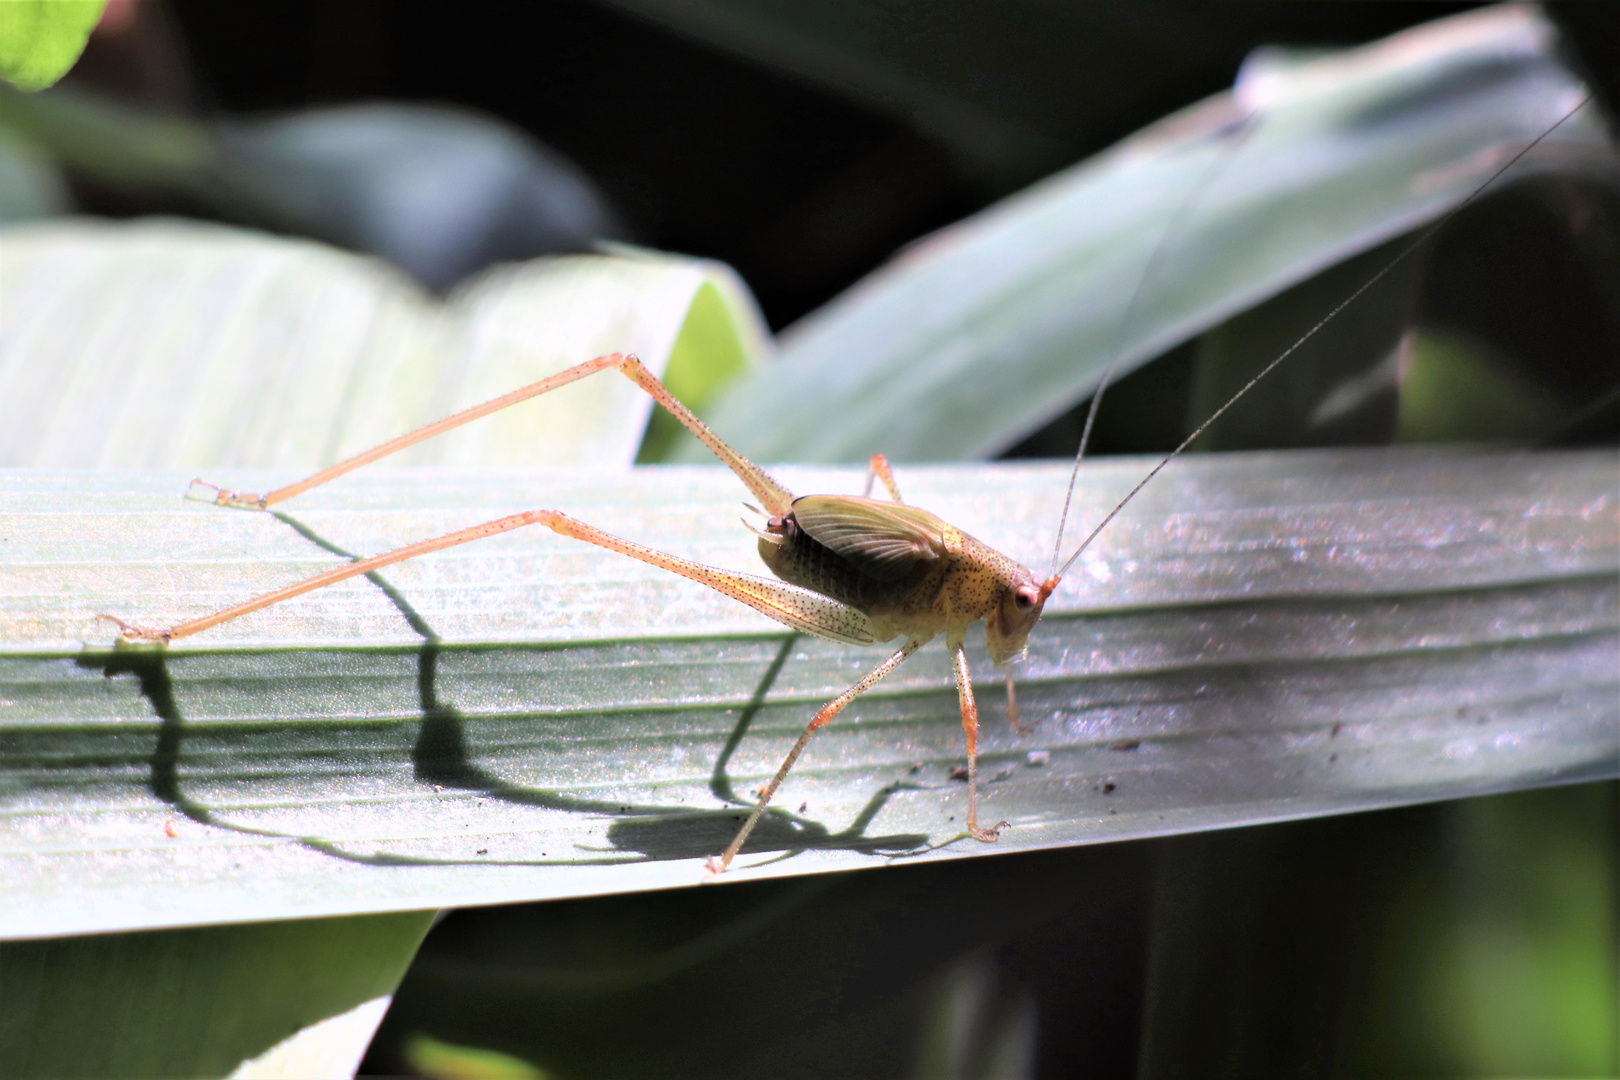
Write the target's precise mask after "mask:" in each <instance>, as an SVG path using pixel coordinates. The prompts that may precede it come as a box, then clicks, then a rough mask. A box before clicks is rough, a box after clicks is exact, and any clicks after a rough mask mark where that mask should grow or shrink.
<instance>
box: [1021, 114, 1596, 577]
mask: <svg viewBox="0 0 1620 1080" xmlns="http://www.w3.org/2000/svg"><path fill="white" fill-rule="evenodd" d="M1596 96H1597V91H1596V90H1590V91H1588V92H1587V94H1586V96H1585V97H1583V98H1582V99H1581V100H1580V101H1578V102H1576V103H1575V105H1574V106H1572V107H1571V108H1570V109H1569V110H1568V111H1567V112H1565V113H1564V115H1562V116H1560V117H1559V118H1558V120H1557V121H1556V122H1554V123H1553V125H1552V126H1551V127H1549V128H1547V130H1546V131H1543V132H1542V133H1541V134H1540V135H1537V136H1536V137H1535V138H1534V139H1532V140H1530V141H1529V142H1528V143H1526V144H1525V145H1524V146H1523V147H1522V148H1521V149H1520V150H1519V152H1518V153H1516V154H1514V155H1513V156H1512V157H1511V158H1509V159H1508V160H1507V161H1506V162H1505V163H1504V164H1503V165H1502V166H1501V167H1500V168H1498V169H1497V170H1496V171H1495V172H1493V173H1492V174H1491V175H1490V176H1489V177H1487V178H1486V179H1485V181H1484V182H1483V183H1481V184H1480V185H1479V186H1478V187H1476V188H1475V189H1474V190H1473V191H1472V192H1470V193H1469V195H1468V196H1467V197H1466V198H1465V199H1463V200H1462V201H1461V202H1459V203H1458V204H1457V205H1456V206H1454V207H1452V208H1451V209H1450V210H1448V211H1446V213H1444V214H1442V215H1441V216H1440V218H1439V219H1438V220H1437V221H1435V222H1434V223H1433V224H1432V225H1430V226H1429V227H1428V228H1426V229H1424V230H1423V231H1422V232H1420V233H1419V234H1418V235H1417V237H1416V238H1415V239H1414V240H1412V241H1411V242H1410V243H1409V244H1407V245H1406V246H1405V247H1404V248H1402V249H1401V250H1400V252H1398V253H1397V254H1396V255H1395V256H1394V257H1393V258H1392V259H1390V260H1389V262H1387V263H1385V264H1384V266H1383V268H1382V269H1381V270H1379V271H1378V272H1377V273H1376V274H1374V275H1373V276H1372V277H1370V278H1368V279H1367V280H1366V281H1365V282H1363V283H1362V285H1361V287H1360V288H1358V289H1356V291H1355V292H1353V293H1351V294H1350V295H1349V296H1347V297H1345V298H1344V299H1343V300H1342V301H1340V302H1339V304H1338V305H1337V306H1335V307H1334V308H1333V310H1332V311H1329V312H1328V313H1327V314H1326V315H1324V316H1322V318H1321V319H1320V320H1319V321H1318V322H1317V323H1316V325H1315V326H1312V327H1311V328H1310V329H1309V330H1307V331H1305V333H1304V334H1302V335H1300V337H1299V338H1298V340H1296V341H1295V342H1294V343H1293V344H1292V345H1290V346H1288V348H1286V349H1284V350H1283V351H1282V352H1281V353H1280V354H1279V355H1278V356H1277V358H1276V359H1275V360H1272V361H1271V363H1269V364H1267V365H1266V366H1265V367H1263V368H1261V369H1260V372H1259V373H1258V374H1257V375H1255V376H1254V378H1252V379H1250V380H1249V381H1248V382H1246V383H1244V384H1243V387H1242V388H1241V389H1240V390H1238V392H1237V393H1235V394H1233V395H1232V396H1231V397H1229V398H1227V399H1226V403H1225V404H1223V405H1222V406H1221V407H1220V408H1218V409H1216V410H1215V411H1214V412H1213V413H1211V414H1210V415H1209V417H1208V418H1207V419H1206V420H1204V422H1203V423H1201V424H1199V425H1198V426H1197V427H1196V428H1194V429H1193V432H1192V434H1191V435H1188V436H1187V437H1186V438H1185V439H1183V440H1181V443H1180V445H1178V446H1177V447H1176V448H1175V449H1174V450H1172V451H1170V452H1169V453H1168V454H1166V455H1165V456H1164V458H1163V459H1162V460H1161V461H1160V462H1159V463H1158V464H1157V465H1155V466H1153V468H1152V469H1150V470H1148V474H1147V475H1146V476H1144V477H1142V479H1141V480H1139V481H1137V484H1136V486H1135V487H1133V488H1131V490H1130V491H1129V492H1128V493H1127V494H1126V495H1125V497H1124V498H1123V499H1121V500H1119V502H1117V503H1115V504H1114V508H1113V509H1112V510H1110V511H1108V515H1107V516H1106V517H1104V518H1103V519H1102V521H1101V522H1099V523H1098V525H1097V527H1096V528H1095V529H1092V530H1091V532H1090V533H1089V534H1088V535H1087V536H1086V538H1085V539H1084V540H1082V541H1081V542H1080V546H1079V547H1077V548H1075V549H1074V553H1073V554H1072V555H1070V556H1069V557H1068V559H1066V560H1065V561H1064V562H1063V565H1062V566H1061V567H1059V568H1058V570H1057V571H1056V573H1054V574H1053V575H1052V577H1051V578H1050V579H1048V583H1049V584H1050V585H1052V586H1053V587H1056V583H1057V580H1058V579H1061V578H1062V577H1063V575H1064V574H1066V573H1068V572H1069V567H1071V566H1073V565H1074V562H1075V560H1076V559H1078V558H1079V557H1080V555H1081V553H1082V552H1084V551H1085V550H1086V548H1088V547H1090V546H1091V542H1092V541H1093V540H1095V539H1097V537H1098V535H1099V534H1100V533H1101V532H1102V531H1103V530H1104V529H1106V528H1107V527H1108V525H1109V523H1110V522H1112V521H1113V520H1114V518H1116V517H1118V516H1119V512H1120V511H1121V510H1123V509H1125V506H1126V504H1127V503H1129V502H1130V501H1131V500H1132V499H1134V498H1136V496H1137V494H1138V493H1140V492H1141V490H1142V489H1143V488H1145V487H1147V485H1148V482H1149V481H1150V480H1152V479H1153V478H1154V477H1155V476H1158V475H1159V473H1160V472H1162V471H1163V470H1164V467H1165V466H1166V465H1168V464H1170V463H1171V462H1172V461H1174V460H1175V459H1176V458H1178V457H1180V456H1181V453H1182V451H1184V450H1186V449H1187V447H1189V446H1191V445H1192V444H1193V441H1194V440H1196V439H1197V438H1198V436H1200V435H1202V434H1203V433H1204V431H1205V430H1206V429H1207V428H1208V427H1209V426H1210V425H1211V424H1213V423H1214V422H1215V421H1216V420H1219V419H1220V418H1221V415H1222V414H1223V413H1225V412H1226V410H1228V409H1230V408H1231V407H1232V406H1233V405H1236V404H1237V403H1238V402H1239V401H1240V400H1241V399H1242V398H1243V397H1244V395H1246V394H1247V393H1248V392H1249V391H1250V390H1253V389H1254V387H1255V385H1256V384H1257V383H1259V382H1260V380H1261V379H1264V378H1265V377H1266V376H1267V375H1270V374H1271V373H1272V372H1273V371H1274V370H1276V368H1277V366H1278V365H1279V364H1281V363H1282V362H1283V361H1284V360H1286V359H1288V358H1289V357H1290V356H1292V355H1293V354H1294V353H1295V352H1297V351H1298V350H1299V348H1300V346H1302V345H1304V344H1305V343H1306V342H1307V341H1309V340H1310V339H1311V338H1313V337H1315V336H1316V334H1317V331H1319V330H1321V329H1322V328H1323V327H1324V326H1326V325H1327V324H1328V323H1330V322H1332V321H1333V320H1334V319H1336V318H1338V317H1339V314H1340V313H1341V312H1343V311H1344V309H1345V308H1347V307H1349V306H1350V305H1351V304H1353V303H1355V302H1356V301H1357V300H1359V299H1360V298H1361V296H1362V295H1363V294H1364V293H1366V292H1367V290H1369V289H1371V288H1372V287H1373V286H1374V285H1376V284H1378V282H1379V281H1381V280H1383V278H1384V277H1385V275H1387V274H1388V273H1389V272H1390V271H1391V270H1393V269H1395V267H1397V266H1399V265H1400V264H1401V263H1402V262H1404V261H1405V260H1406V259H1407V258H1409V257H1410V256H1411V255H1412V253H1413V252H1415V251H1417V250H1418V249H1419V248H1421V247H1422V246H1423V245H1424V244H1426V243H1428V242H1429V240H1430V239H1431V238H1432V237H1433V236H1434V234H1435V233H1437V232H1439V231H1440V230H1441V229H1443V228H1445V226H1446V225H1447V224H1449V223H1450V222H1451V219H1452V218H1454V217H1456V216H1457V215H1458V214H1460V213H1462V211H1463V210H1465V209H1467V208H1468V207H1469V206H1471V205H1472V204H1473V203H1474V201H1475V200H1476V199H1478V198H1479V197H1480V196H1481V195H1482V194H1484V193H1485V191H1486V189H1488V188H1489V187H1490V186H1491V185H1492V184H1494V183H1496V182H1497V181H1498V180H1499V179H1501V178H1502V175H1503V174H1504V173H1506V172H1507V171H1508V170H1509V169H1511V168H1513V166H1515V165H1517V164H1518V163H1519V161H1520V160H1521V159H1522V158H1524V156H1525V155H1526V154H1528V153H1530V151H1532V150H1534V149H1535V148H1536V147H1537V146H1539V145H1540V144H1541V142H1542V141H1543V140H1544V139H1546V138H1547V137H1548V136H1550V135H1552V133H1553V132H1555V131H1557V130H1558V129H1559V127H1561V126H1562V125H1563V124H1564V122H1565V121H1567V120H1568V119H1569V118H1570V117H1572V116H1574V115H1575V114H1576V113H1578V112H1580V111H1581V110H1582V109H1583V108H1585V107H1586V106H1587V104H1589V103H1590V102H1591V100H1592V99H1593V98H1594V97H1596ZM1099 393H1100V390H1099ZM1093 412H1095V405H1094V406H1093ZM1084 445H1085V444H1084V442H1082V443H1081V448H1082V449H1084ZM1078 468H1079V464H1078V459H1077V460H1076V470H1077V471H1078ZM1073 490H1074V489H1073V481H1072V480H1071V481H1070V494H1071V497H1072V494H1073ZM1066 508H1067V503H1065V509H1066ZM1060 535H1061V533H1060Z"/></svg>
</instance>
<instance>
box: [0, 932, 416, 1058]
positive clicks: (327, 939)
mask: <svg viewBox="0 0 1620 1080" xmlns="http://www.w3.org/2000/svg"><path fill="white" fill-rule="evenodd" d="M431 919H432V913H431V912H405V913H400V914H391V915H362V916H356V917H353V918H347V919H305V920H301V921H297V922H274V923H259V924H256V925H250V926H210V927H193V928H187V929H181V930H163V931H158V932H155V933H145V934H103V935H98V936H94V937H78V938H65V939H54V940H46V941H6V942H0V968H3V970H4V971H5V978H4V979H0V1017H4V1019H3V1020H0V1072H3V1073H4V1074H5V1075H6V1076H11V1077H23V1076H51V1077H54V1076H226V1075H230V1076H234V1077H276V1076H351V1075H353V1073H354V1071H355V1068H356V1066H358V1065H359V1063H360V1056H361V1054H363V1053H364V1052H365V1048H366V1044H367V1043H368V1042H369V1041H370V1039H371V1035H372V1033H373V1032H374V1031H375V1030H376V1027H377V1022H378V1021H379V1020H381V1019H382V1015H383V1013H384V1012H385V1011H386V1010H387V1007H388V1002H389V995H391V994H392V993H393V991H394V988H395V987H396V986H397V985H398V984H399V980H400V977H401V976H402V975H403V974H404V973H405V968H406V966H407V965H408V964H409V963H410V959H411V957H412V956H413V955H414V954H415V952H416V947H417V945H418V944H419V943H420V942H421V940H422V936H423V935H424V934H426V933H427V930H428V925H429V923H430V922H431Z"/></svg>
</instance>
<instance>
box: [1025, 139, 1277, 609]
mask: <svg viewBox="0 0 1620 1080" xmlns="http://www.w3.org/2000/svg"><path fill="white" fill-rule="evenodd" d="M1254 127H1255V119H1254V117H1253V116H1252V115H1249V116H1243V117H1240V118H1239V119H1237V120H1235V121H1232V122H1230V123H1228V124H1226V125H1224V126H1222V127H1221V128H1219V129H1217V130H1216V131H1215V132H1214V134H1215V135H1216V136H1218V137H1220V136H1230V137H1231V142H1230V143H1229V144H1228V145H1227V147H1226V148H1225V149H1224V150H1223V151H1222V152H1221V153H1220V154H1217V155H1216V156H1215V157H1214V159H1213V160H1211V161H1210V163H1209V164H1208V165H1207V166H1205V168H1204V170H1203V171H1202V172H1201V173H1199V174H1198V176H1197V178H1196V179H1194V181H1193V183H1192V186H1191V187H1189V188H1188V189H1187V193H1186V194H1185V195H1183V196H1182V198H1181V201H1180V202H1179V203H1178V204H1177V205H1176V208H1175V210H1174V211H1173V212H1172V213H1171V214H1170V216H1169V217H1168V218H1166V219H1165V223H1164V228H1163V230H1162V231H1161V232H1160V233H1159V237H1158V239H1157V240H1155V241H1154V242H1153V250H1152V251H1150V252H1148V258H1147V262H1146V263H1144V264H1143V266H1142V273H1141V274H1140V275H1138V277H1137V279H1136V287H1135V288H1134V289H1132V290H1131V298H1130V300H1129V301H1128V302H1127V303H1126V304H1125V310H1124V312H1123V313H1122V314H1121V315H1120V317H1119V322H1118V323H1116V324H1115V326H1114V339H1113V341H1112V342H1111V343H1110V344H1109V347H1108V366H1107V367H1105V368H1103V373H1102V378H1100V379H1098V380H1097V389H1096V390H1094V391H1093V392H1092V394H1091V406H1090V408H1088V409H1087V410H1086V422H1085V426H1084V427H1082V428H1081V429H1080V446H1079V448H1078V449H1077V450H1075V452H1074V468H1073V469H1071V470H1070V471H1069V489H1068V491H1067V492H1065V493H1064V496H1063V511H1062V513H1060V514H1059V515H1058V527H1057V536H1056V537H1055V538H1054V539H1053V541H1052V574H1051V576H1052V577H1054V578H1055V577H1058V576H1059V571H1058V559H1060V558H1061V557H1062V555H1063V528H1064V526H1065V525H1066V524H1067V523H1068V520H1069V508H1070V507H1071V506H1072V505H1073V503H1074V488H1075V484H1076V483H1077V482H1078V481H1079V479H1080V461H1081V459H1082V458H1084V457H1085V456H1086V447H1087V446H1088V445H1089V444H1090V442H1091V429H1092V428H1093V427H1095V426H1096V423H1097V410H1098V409H1100V408H1101V407H1102V399H1103V392H1104V391H1105V390H1107V389H1108V384H1109V382H1110V381H1111V380H1112V379H1113V377H1114V371H1115V369H1116V368H1118V367H1119V361H1120V357H1121V355H1122V354H1123V353H1124V351H1125V338H1126V333H1127V332H1128V331H1129V330H1130V329H1131V326H1132V323H1133V321H1134V320H1135V317H1136V309H1137V307H1138V306H1139V305H1140V304H1141V301H1142V297H1143V296H1145V295H1146V294H1147V286H1148V283H1149V282H1150V281H1152V279H1153V273H1154V271H1155V270H1157V269H1158V267H1159V263H1160V262H1161V261H1162V260H1163V257H1164V256H1165V255H1166V254H1167V253H1168V252H1169V251H1170V250H1171V247H1172V245H1171V243H1170V241H1171V239H1173V238H1174V237H1175V236H1176V235H1178V234H1179V232H1180V231H1181V230H1180V226H1181V223H1182V222H1183V221H1184V220H1186V218H1187V216H1188V214H1189V213H1191V211H1192V208H1193V206H1194V205H1195V204H1196V203H1197V201H1198V196H1199V195H1200V194H1202V193H1203V192H1205V191H1208V190H1209V187H1210V185H1211V184H1213V183H1214V181H1215V177H1216V176H1217V175H1218V174H1219V173H1220V171H1221V170H1222V169H1224V168H1225V167H1226V166H1227V165H1229V164H1231V163H1232V161H1233V160H1234V159H1236V158H1237V156H1238V151H1239V149H1241V148H1242V145H1243V140H1244V138H1245V137H1246V136H1247V135H1248V134H1249V132H1251V131H1253V130H1254Z"/></svg>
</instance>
